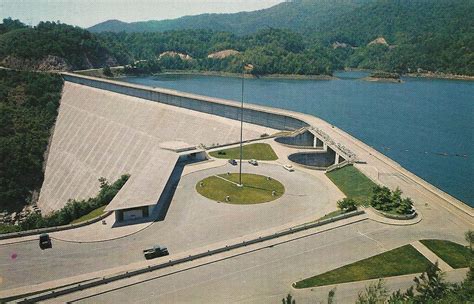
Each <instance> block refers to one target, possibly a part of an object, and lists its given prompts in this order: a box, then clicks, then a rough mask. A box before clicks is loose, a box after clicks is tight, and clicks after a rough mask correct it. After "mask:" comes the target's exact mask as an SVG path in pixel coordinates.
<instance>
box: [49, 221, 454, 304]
mask: <svg viewBox="0 0 474 304" xmlns="http://www.w3.org/2000/svg"><path fill="white" fill-rule="evenodd" d="M415 227H416V225H415V226H389V225H384V224H380V223H376V222H373V221H370V220H366V221H363V222H359V223H355V224H352V225H349V226H344V227H341V228H338V229H334V230H330V231H327V232H323V233H320V234H315V235H312V236H308V237H304V238H300V239H297V240H293V241H288V242H285V243H282V244H279V245H275V246H273V247H270V248H263V249H261V250H257V251H254V252H251V253H248V254H243V255H239V256H236V257H233V258H231V259H225V260H222V261H218V262H215V263H211V264H207V265H203V266H200V267H197V268H192V269H189V270H186V271H177V272H175V273H172V274H170V275H165V276H162V275H160V272H154V273H151V274H148V275H146V276H145V277H142V282H140V283H137V282H136V281H134V280H133V279H130V280H129V281H128V282H127V281H122V282H117V283H113V284H110V285H107V286H102V287H100V288H96V289H92V290H88V291H85V292H81V293H77V294H72V295H68V296H65V297H63V298H58V299H56V300H55V301H72V302H77V303H130V302H133V303H236V302H238V303H279V302H281V299H282V297H283V296H285V295H286V294H287V293H288V292H291V293H292V294H293V296H294V297H296V299H297V303H315V302H318V301H322V302H324V301H325V300H326V299H325V297H326V296H327V288H326V289H324V288H323V289H322V290H321V289H314V290H311V289H305V290H295V289H292V287H291V284H292V283H293V282H295V281H298V280H300V279H303V278H306V277H310V276H313V275H316V274H319V273H323V272H326V271H328V270H331V269H334V268H337V267H340V266H342V265H345V264H348V263H352V262H355V261H357V260H360V259H363V258H367V257H369V256H372V255H375V254H378V253H381V252H384V251H386V250H390V249H393V248H396V247H399V246H402V245H404V244H407V243H409V242H411V241H413V240H415V239H418V238H419V237H421V238H425V237H430V236H431V235H430V233H429V232H420V231H418V230H417V229H416V228H415ZM440 228H441V229H442V228H443V227H440ZM442 237H443V238H451V239H453V238H457V239H456V240H457V241H461V239H462V236H460V238H459V237H457V236H454V235H450V234H449V233H448V234H446V235H443V236H442ZM270 278H271V279H270ZM411 280H412V277H411V276H409V277H408V278H407V279H405V280H402V281H401V282H398V283H397V284H394V285H393V286H394V287H395V288H405V287H407V286H409V284H410V282H411ZM358 288H360V289H362V288H363V286H361V285H360V284H359V285H358ZM94 293H96V295H93V294H94ZM356 295H357V290H354V288H353V287H352V288H347V286H346V287H345V288H340V291H339V292H338V293H337V297H338V298H337V299H338V301H339V302H338V303H348V302H352V303H353V300H354V299H355V296H356Z"/></svg>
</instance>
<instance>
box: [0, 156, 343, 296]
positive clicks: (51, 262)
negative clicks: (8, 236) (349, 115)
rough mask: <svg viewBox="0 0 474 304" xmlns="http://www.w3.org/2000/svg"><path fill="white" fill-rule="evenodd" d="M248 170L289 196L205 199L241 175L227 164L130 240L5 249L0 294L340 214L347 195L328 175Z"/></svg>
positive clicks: (191, 183)
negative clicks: (218, 181)
mask: <svg viewBox="0 0 474 304" xmlns="http://www.w3.org/2000/svg"><path fill="white" fill-rule="evenodd" d="M244 169H245V170H246V172H256V173H260V174H266V175H270V176H272V177H274V178H277V179H278V180H280V181H281V182H283V183H284V184H285V186H286V194H285V195H284V196H283V197H281V198H280V199H278V200H275V201H273V202H269V203H265V204H259V205H251V206H250V205H247V206H242V205H241V206H237V205H231V204H224V203H220V204H218V203H217V202H213V201H210V200H208V199H206V198H204V197H202V196H201V195H199V194H198V193H197V192H196V191H195V189H194V187H195V185H196V183H197V182H198V181H199V180H201V179H202V178H204V177H206V176H209V175H212V174H217V173H225V172H227V171H233V170H234V171H235V170H237V169H236V167H232V166H230V165H227V166H226V167H220V168H213V169H209V170H205V171H199V172H195V173H192V174H189V175H186V176H184V177H182V179H181V181H180V184H179V186H178V189H177V191H176V193H175V196H174V198H173V200H172V202H171V206H170V208H169V210H168V214H167V216H166V218H165V219H164V221H161V222H156V223H154V224H152V225H151V226H149V227H148V228H146V229H145V230H143V231H141V232H139V233H136V234H134V235H131V236H129V237H125V238H121V239H118V240H111V241H105V242H96V243H87V244H84V243H82V244H78V243H72V242H64V241H58V240H53V249H52V250H44V251H43V250H40V248H39V247H38V241H37V240H34V241H29V242H24V243H18V244H11V245H0V277H1V279H2V280H1V281H0V282H1V283H0V290H5V289H10V288H14V287H19V286H25V285H31V284H37V283H42V282H46V281H51V280H56V279H60V278H64V277H70V276H75V275H79V274H83V273H88V272H94V271H98V270H101V269H107V268H112V267H116V266H121V265H126V264H130V263H133V262H138V261H143V260H144V258H143V255H142V252H141V251H142V250H143V249H145V248H148V247H150V246H153V245H155V244H163V245H165V246H167V247H168V249H169V251H170V253H171V254H173V253H179V252H183V251H186V250H189V249H193V248H197V247H202V246H205V245H209V244H213V243H216V242H221V241H225V240H227V239H232V238H236V237H240V236H242V235H246V234H250V233H255V232H258V231H260V230H264V229H268V228H271V227H277V226H281V225H284V224H287V223H288V222H291V221H293V220H298V219H302V218H307V217H309V216H311V215H314V219H317V218H319V217H321V216H323V215H324V214H326V213H328V212H330V211H332V210H334V209H335V208H336V206H335V201H336V200H337V199H336V198H337V197H338V196H340V195H341V194H340V192H339V191H338V190H337V188H335V186H334V185H332V184H331V182H330V181H329V180H328V179H327V178H326V177H325V176H324V174H323V173H321V177H320V178H316V177H314V176H310V175H308V174H307V173H304V172H300V171H295V172H288V171H286V170H284V169H283V168H282V167H281V166H277V165H269V164H261V165H260V166H258V167H253V166H250V165H248V164H246V165H245V166H244ZM315 189H316V190H317V191H315ZM89 233H91V232H89ZM12 255H13V256H15V258H12Z"/></svg>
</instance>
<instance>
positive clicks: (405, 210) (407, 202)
mask: <svg viewBox="0 0 474 304" xmlns="http://www.w3.org/2000/svg"><path fill="white" fill-rule="evenodd" d="M396 211H397V213H398V214H410V213H411V212H413V201H412V200H411V198H409V197H407V198H404V199H402V200H401V201H400V204H399V205H398V207H397V209H396Z"/></svg>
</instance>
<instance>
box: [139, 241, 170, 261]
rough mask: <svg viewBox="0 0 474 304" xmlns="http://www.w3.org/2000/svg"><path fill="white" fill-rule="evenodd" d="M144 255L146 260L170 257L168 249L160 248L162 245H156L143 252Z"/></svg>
mask: <svg viewBox="0 0 474 304" xmlns="http://www.w3.org/2000/svg"><path fill="white" fill-rule="evenodd" d="M143 255H144V256H145V259H147V260H150V259H154V258H158V257H162V256H165V255H169V252H168V248H166V247H163V246H160V245H156V246H153V247H152V248H150V249H145V250H143Z"/></svg>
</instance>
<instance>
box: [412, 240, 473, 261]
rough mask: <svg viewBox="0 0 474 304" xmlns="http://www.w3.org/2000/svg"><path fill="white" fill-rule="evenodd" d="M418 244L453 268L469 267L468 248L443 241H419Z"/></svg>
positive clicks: (470, 253) (469, 252) (471, 256)
mask: <svg viewBox="0 0 474 304" xmlns="http://www.w3.org/2000/svg"><path fill="white" fill-rule="evenodd" d="M420 242H421V243H422V244H423V245H425V246H426V247H428V249H429V250H431V251H433V252H434V253H435V254H436V255H437V256H439V257H440V258H441V259H442V260H443V261H445V262H446V263H448V264H449V266H451V267H453V268H464V267H469V261H470V260H472V258H473V254H472V252H471V250H470V249H469V248H467V247H465V246H463V245H460V244H457V243H454V242H450V241H445V240H421V241H420Z"/></svg>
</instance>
